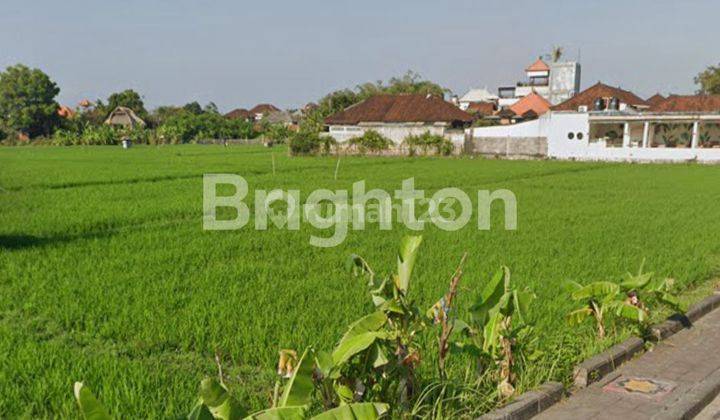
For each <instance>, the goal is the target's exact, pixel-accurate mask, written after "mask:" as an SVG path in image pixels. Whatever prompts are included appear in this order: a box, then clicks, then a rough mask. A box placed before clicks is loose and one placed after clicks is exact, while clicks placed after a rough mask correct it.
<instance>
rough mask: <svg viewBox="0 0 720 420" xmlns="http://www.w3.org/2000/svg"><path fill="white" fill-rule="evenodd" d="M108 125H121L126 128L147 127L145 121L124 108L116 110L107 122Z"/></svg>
mask: <svg viewBox="0 0 720 420" xmlns="http://www.w3.org/2000/svg"><path fill="white" fill-rule="evenodd" d="M105 124H107V125H121V126H123V127H125V128H136V127H145V121H143V120H142V118H140V117H138V116H137V115H136V114H135V112H134V111H133V110H132V109H130V108H126V107H124V106H119V107H117V108H115V109H114V110H113V111H112V112H111V113H110V115H108V117H107V119H106V120H105Z"/></svg>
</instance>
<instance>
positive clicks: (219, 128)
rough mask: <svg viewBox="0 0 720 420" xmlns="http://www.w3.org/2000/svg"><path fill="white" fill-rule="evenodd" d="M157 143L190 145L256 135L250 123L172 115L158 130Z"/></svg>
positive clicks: (209, 116)
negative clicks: (203, 140)
mask: <svg viewBox="0 0 720 420" xmlns="http://www.w3.org/2000/svg"><path fill="white" fill-rule="evenodd" d="M157 134H158V138H159V140H158V142H159V143H169V144H180V143H190V142H194V141H197V140H202V139H230V138H253V137H255V135H256V133H255V130H254V129H253V125H252V123H251V122H248V121H242V120H229V119H227V118H223V117H222V116H221V115H218V114H214V113H207V112H206V113H203V114H199V115H195V114H190V113H182V114H178V115H174V116H172V117H170V118H168V119H167V121H166V122H165V123H164V124H163V125H162V126H160V128H158V132H157Z"/></svg>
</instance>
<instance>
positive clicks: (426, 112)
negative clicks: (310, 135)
mask: <svg viewBox="0 0 720 420" xmlns="http://www.w3.org/2000/svg"><path fill="white" fill-rule="evenodd" d="M472 121H473V116H472V115H470V114H468V113H467V112H465V111H462V110H460V109H459V108H458V107H456V106H455V105H453V104H451V103H449V102H446V101H445V100H444V99H443V98H440V97H437V96H432V95H409V94H408V95H375V96H372V97H370V98H368V99H366V100H364V101H362V102H360V103H357V104H355V105H352V106H350V107H348V108H345V109H344V110H342V111H340V112H338V113H336V114H333V115H331V116H329V117H327V118H326V119H325V124H326V125H327V126H328V128H329V131H330V136H332V137H333V138H334V139H335V140H337V142H338V143H344V142H346V141H348V140H350V139H351V138H353V137H360V136H362V135H363V134H364V133H365V131H367V130H374V131H377V132H378V133H380V134H382V135H383V136H385V137H387V138H389V139H390V140H392V141H393V143H395V145H401V144H402V143H403V141H404V140H405V139H406V138H407V137H408V136H411V135H421V134H424V133H426V132H429V133H430V134H434V135H439V136H443V137H445V138H447V139H449V140H452V141H453V143H455V144H456V146H457V147H458V148H459V147H461V146H462V144H463V142H464V139H465V131H464V130H465V129H466V128H467V127H469V126H470V124H471V123H472Z"/></svg>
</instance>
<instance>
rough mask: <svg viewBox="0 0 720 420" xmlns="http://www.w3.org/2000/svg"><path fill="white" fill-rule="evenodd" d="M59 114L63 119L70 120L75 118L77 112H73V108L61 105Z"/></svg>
mask: <svg viewBox="0 0 720 420" xmlns="http://www.w3.org/2000/svg"><path fill="white" fill-rule="evenodd" d="M57 113H58V115H59V116H60V117H61V118H66V119H69V118H72V117H74V116H75V111H73V110H72V108H70V107H69V106H67V105H60V107H59V108H58V110H57Z"/></svg>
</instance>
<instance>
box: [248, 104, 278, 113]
mask: <svg viewBox="0 0 720 420" xmlns="http://www.w3.org/2000/svg"><path fill="white" fill-rule="evenodd" d="M277 111H280V108H278V107H276V106H275V105H271V104H258V105H255V106H254V107H253V108H252V109H251V110H250V112H252V113H253V114H269V113H271V112H277Z"/></svg>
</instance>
